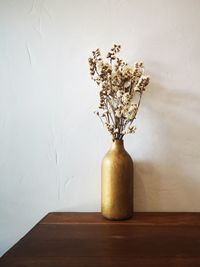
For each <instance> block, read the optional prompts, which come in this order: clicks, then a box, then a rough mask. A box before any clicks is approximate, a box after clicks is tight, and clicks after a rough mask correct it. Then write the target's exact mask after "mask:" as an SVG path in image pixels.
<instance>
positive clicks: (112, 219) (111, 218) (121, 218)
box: [102, 213, 133, 221]
mask: <svg viewBox="0 0 200 267" xmlns="http://www.w3.org/2000/svg"><path fill="white" fill-rule="evenodd" d="M102 216H103V217H104V218H105V219H106V220H109V221H125V220H128V219H131V218H132V217H133V213H132V214H129V215H128V216H124V217H119V218H117V217H111V216H106V215H103V214H102Z"/></svg>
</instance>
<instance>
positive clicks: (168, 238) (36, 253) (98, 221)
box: [0, 213, 200, 267]
mask: <svg viewBox="0 0 200 267" xmlns="http://www.w3.org/2000/svg"><path fill="white" fill-rule="evenodd" d="M0 266H2V267H6V266H7V267H14V266H16V267H17V266H31V267H32V266H44V267H46V266H49V267H57V266H61V267H64V266H65V267H66V266H70V267H82V266H85V267H95V266H97V267H100V266H103V267H104V266H105V267H111V266H115V267H122V266H123V267H132V266H136V267H137V266H161V267H162V266H176V267H179V266H191V267H195V266H200V214H199V213H135V215H134V217H133V218H132V219H131V220H127V221H118V222H116V221H115V222H113V221H108V220H106V219H104V218H102V216H101V215H100V214H99V213H50V214H48V215H47V216H46V217H45V218H44V219H43V220H42V221H40V223H39V224H38V225H37V226H36V227H34V228H33V229H32V230H31V231H30V232H29V233H28V234H27V235H26V236H25V237H24V238H23V239H21V240H20V241H19V242H18V243H17V244H16V245H15V246H14V247H13V248H12V249H10V250H9V251H8V252H7V253H6V254H5V255H4V256H3V257H2V258H1V259H0Z"/></svg>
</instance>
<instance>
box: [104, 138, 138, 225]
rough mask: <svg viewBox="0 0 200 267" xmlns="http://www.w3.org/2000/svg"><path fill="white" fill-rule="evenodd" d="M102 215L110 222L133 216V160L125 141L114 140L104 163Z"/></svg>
mask: <svg viewBox="0 0 200 267" xmlns="http://www.w3.org/2000/svg"><path fill="white" fill-rule="evenodd" d="M101 213H102V215H103V216H104V217H105V218H107V219H110V220H125V219H128V218H130V217H132V215H133V160H132V158H131V157H130V155H129V154H128V153H127V151H126V150H125V149H124V143H123V140H114V141H113V143H112V146H111V148H110V150H109V151H108V152H107V154H106V155H105V157H104V158H103V161H102V167H101Z"/></svg>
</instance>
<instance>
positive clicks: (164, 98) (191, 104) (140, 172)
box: [134, 84, 200, 211]
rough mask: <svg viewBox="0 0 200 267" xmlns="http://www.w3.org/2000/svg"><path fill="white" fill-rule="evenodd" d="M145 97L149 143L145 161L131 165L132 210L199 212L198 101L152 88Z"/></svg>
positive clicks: (138, 161)
mask: <svg viewBox="0 0 200 267" xmlns="http://www.w3.org/2000/svg"><path fill="white" fill-rule="evenodd" d="M149 95H150V96H149V97H147V98H145V99H148V100H147V101H148V102H146V101H145V103H144V105H145V110H146V112H147V113H148V114H149V120H151V122H152V127H151V130H152V132H151V133H149V134H150V137H149V138H151V135H152V141H151V139H148V140H146V141H145V140H144V141H145V142H146V145H147V148H146V152H147V153H148V156H147V158H148V159H146V160H144V161H140V160H136V161H134V167H135V171H134V172H135V175H134V210H135V211H200V189H199V188H200V187H199V183H200V181H199V173H200V167H199V165H200V164H199V162H200V152H199V147H200V140H199V136H200V121H199V103H200V99H199V97H197V96H196V95H193V94H192V93H191V92H190V91H188V92H187V93H186V92H184V91H181V90H171V89H170V90H167V89H163V88H161V87H160V86H159V85H156V84H151V88H150V93H149ZM144 116H145V115H144ZM153 135H154V136H153ZM148 143H149V144H148ZM148 146H149V147H148ZM148 149H149V150H150V152H149V151H148ZM143 158H144V159H145V158H146V157H145V156H144V157H143Z"/></svg>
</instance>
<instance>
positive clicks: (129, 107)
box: [88, 44, 150, 140]
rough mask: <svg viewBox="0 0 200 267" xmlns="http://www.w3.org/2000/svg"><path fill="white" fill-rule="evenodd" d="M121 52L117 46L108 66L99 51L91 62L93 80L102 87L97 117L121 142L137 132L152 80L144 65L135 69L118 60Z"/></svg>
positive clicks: (112, 51)
mask: <svg viewBox="0 0 200 267" xmlns="http://www.w3.org/2000/svg"><path fill="white" fill-rule="evenodd" d="M120 49H121V46H120V45H116V44H115V45H114V46H113V47H112V48H111V50H110V51H109V52H108V53H107V56H106V58H107V59H108V62H105V61H103V59H102V56H101V52H100V49H99V48H98V49H96V50H95V51H93V52H92V57H90V58H89V59H88V62H89V68H90V75H91V78H92V79H93V80H94V81H95V82H96V83H97V85H99V86H100V87H101V90H100V92H99V98H100V103H99V109H100V111H98V112H96V114H97V115H98V116H99V118H100V119H101V121H102V123H103V124H104V125H105V127H106V128H107V130H108V131H109V133H110V134H111V135H112V137H113V139H119V140H121V139H123V136H124V135H125V134H129V133H134V132H135V130H136V128H135V126H132V123H133V121H134V119H135V118H136V114H137V112H138V108H139V106H140V102H141V97H142V94H143V92H144V91H145V89H146V87H147V85H148V84H149V80H150V79H149V76H146V75H145V74H144V64H143V63H142V62H139V63H135V65H134V66H133V67H132V66H129V65H128V64H127V63H126V62H124V61H123V60H122V59H119V58H118V57H117V54H118V53H119V52H120ZM138 96H139V97H138ZM134 100H135V101H136V100H137V101H136V102H137V103H135V101H134Z"/></svg>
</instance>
